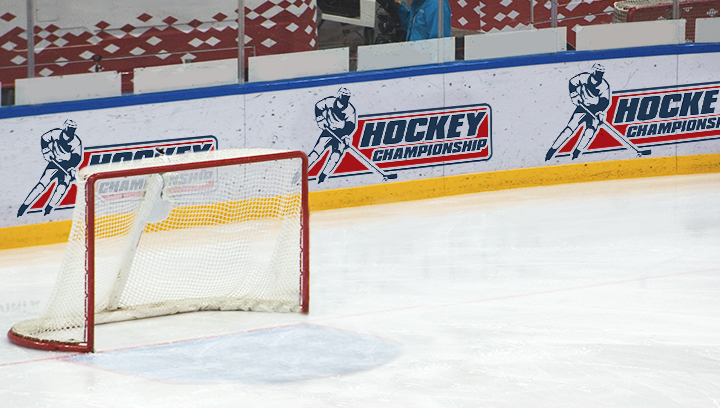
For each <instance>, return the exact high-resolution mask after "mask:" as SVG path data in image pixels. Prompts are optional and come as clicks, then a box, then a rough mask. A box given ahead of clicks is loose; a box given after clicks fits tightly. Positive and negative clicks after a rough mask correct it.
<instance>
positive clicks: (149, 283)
mask: <svg viewBox="0 0 720 408" xmlns="http://www.w3.org/2000/svg"><path fill="white" fill-rule="evenodd" d="M273 153H278V151H276V150H266V149H248V150H220V151H213V152H206V153H194V154H184V155H179V156H162V157H157V158H153V159H144V160H140V161H132V162H126V163H117V164H110V165H101V166H93V167H88V168H85V169H83V170H82V171H81V172H80V173H79V174H78V181H77V183H78V197H77V200H76V206H75V212H74V214H73V224H72V229H71V233H70V237H69V239H68V243H67V248H66V251H65V256H64V258H63V262H62V266H61V270H60V274H59V276H58V279H57V282H56V284H55V287H54V289H53V292H52V295H51V297H50V299H49V301H48V304H47V306H46V308H45V311H44V312H43V314H42V316H41V317H40V318H37V319H32V320H26V321H23V322H20V323H18V324H16V325H15V326H13V328H12V330H11V332H12V333H14V334H15V335H17V336H19V337H23V338H29V339H38V340H40V341H42V342H50V343H83V342H85V341H86V340H87V328H86V316H85V299H86V296H85V288H86V272H85V269H86V268H85V265H86V225H85V224H86V223H85V216H86V208H85V205H83V203H85V202H86V198H85V195H84V191H85V180H87V178H88V177H89V176H90V175H91V174H95V173H107V172H109V171H115V170H123V171H128V170H132V169H138V168H148V167H155V166H173V165H177V164H184V163H204V162H207V161H213V160H225V159H232V158H237V157H248V156H258V155H267V154H273ZM302 166H303V162H302V159H301V158H299V157H293V158H288V159H283V160H271V161H261V162H257V163H244V164H233V165H224V166H218V167H210V168H193V169H191V170H183V171H163V172H162V173H161V176H160V175H159V174H153V175H140V176H129V177H117V178H110V179H104V178H101V179H99V180H97V181H96V182H95V183H94V184H95V185H94V191H95V194H94V195H95V217H94V220H95V229H94V230H95V240H94V246H95V270H94V276H95V321H96V323H106V322H111V321H120V320H128V319H134V318H143V317H150V316H158V315H167V314H173V313H180V312H189V311H197V310H257V311H283V312H290V311H300V310H301V307H302V305H301V303H302V294H301V288H302V285H301V283H302V279H303V277H302V257H303V254H302V250H301V247H302V245H303V243H302V242H301V241H302V233H301V232H302V231H301V229H302V228H303V225H302V224H303V222H302V174H303V171H302V170H303V169H302ZM167 168H168V169H171V167H167ZM305 227H306V226H305Z"/></svg>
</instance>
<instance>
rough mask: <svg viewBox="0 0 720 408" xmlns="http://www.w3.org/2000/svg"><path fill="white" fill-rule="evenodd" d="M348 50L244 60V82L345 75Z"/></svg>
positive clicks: (347, 67) (347, 64)
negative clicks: (246, 69)
mask: <svg viewBox="0 0 720 408" xmlns="http://www.w3.org/2000/svg"><path fill="white" fill-rule="evenodd" d="M349 69H350V48H347V47H344V48H332V49H329V50H318V51H305V52H294V53H291V54H277V55H264V56H260V57H250V58H248V81H249V82H257V81H277V80H281V79H292V78H301V77H310V76H320V75H332V74H341V73H343V72H348V71H349Z"/></svg>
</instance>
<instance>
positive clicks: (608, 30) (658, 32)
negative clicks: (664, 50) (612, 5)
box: [575, 20, 686, 51]
mask: <svg viewBox="0 0 720 408" xmlns="http://www.w3.org/2000/svg"><path fill="white" fill-rule="evenodd" d="M685 24H686V21H685V20H661V21H643V22H637V23H619V24H599V25H591V26H578V27H577V40H576V47H575V48H576V49H577V50H578V51H589V50H609V49H614V48H632V47H649V46H654V45H677V44H683V43H684V42H685Z"/></svg>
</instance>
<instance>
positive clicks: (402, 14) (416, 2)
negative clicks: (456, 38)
mask: <svg viewBox="0 0 720 408" xmlns="http://www.w3.org/2000/svg"><path fill="white" fill-rule="evenodd" d="M395 2H396V3H397V13H398V17H399V19H400V24H402V26H403V29H405V31H406V32H407V37H406V40H408V41H415V40H427V39H429V38H438V0H413V2H412V4H411V5H410V8H409V9H408V7H407V6H406V5H405V3H403V2H402V1H400V0H395ZM442 17H443V37H450V3H449V2H448V0H443V15H442Z"/></svg>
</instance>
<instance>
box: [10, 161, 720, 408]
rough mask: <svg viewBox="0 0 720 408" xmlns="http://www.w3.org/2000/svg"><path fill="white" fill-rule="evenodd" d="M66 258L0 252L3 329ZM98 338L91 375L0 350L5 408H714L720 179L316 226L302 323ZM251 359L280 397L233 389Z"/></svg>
mask: <svg viewBox="0 0 720 408" xmlns="http://www.w3.org/2000/svg"><path fill="white" fill-rule="evenodd" d="M63 247H64V246H63V245H52V246H46V247H38V248H28V249H19V250H7V251H0V330H4V331H5V332H6V331H7V330H8V329H9V328H10V326H11V325H12V324H13V323H15V322H16V321H19V320H22V319H25V318H29V317H34V316H36V315H38V314H39V313H40V312H41V311H42V306H43V305H44V302H45V301H46V300H47V296H48V295H49V292H50V289H51V287H52V284H53V282H54V279H55V274H56V271H57V268H58V266H59V264H60V258H61V256H62V250H63ZM308 325H309V326H308ZM308 327H311V328H321V329H322V330H314V331H312V333H311V334H312V336H318V335H319V336H321V337H320V338H317V337H315V338H314V339H313V338H312V336H310V337H308V335H307V333H305V332H304V331H303V330H304V329H303V328H308ZM266 329H275V330H266ZM297 330H299V331H297ZM278 333H283V336H284V337H278ZM323 333H325V334H323ZM287 335H290V336H293V335H296V336H297V338H298V341H297V342H296V343H294V344H293V343H292V342H288V338H287ZM96 336H97V348H98V350H99V351H101V353H100V354H98V355H97V356H95V357H91V358H89V357H73V356H75V355H74V354H67V353H54V352H44V351H37V350H28V349H24V348H21V347H17V346H15V345H12V344H11V343H9V341H7V340H4V341H0V407H3V408H4V407H236V406H237V407H280V406H289V407H531V408H546V407H547V408H549V407H553V408H555V407H573V408H578V407H582V408H593V407H598V408H609V407H653V408H657V407H663V408H664V407H683V408H688V407H718V406H720V174H710V175H696V176H678V177H665V178H648V179H639V180H622V181H609V182H597V183H584V184H573V185H562V186H554V187H541V188H529V189H518V190H508V191H500V192H491V193H482V194H471V195H464V196H457V197H450V198H442V199H433V200H424V201H416V202H409V203H397V204H389V205H379V206H369V207H361V208H354V209H343V210H334V211H324V212H318V213H314V214H312V217H311V304H310V314H309V315H308V316H304V315H300V314H268V313H245V312H202V313H191V314H184V315H178V316H170V317H162V318H153V319H145V320H140V321H135V322H123V323H116V324H109V325H101V326H98V327H97V333H96ZM258 336H259V337H258ZM250 338H252V339H254V340H253V341H254V343H252V344H253V345H252V347H256V348H255V349H252V347H250V346H249V345H250V343H243V341H247V339H250ZM258 339H261V340H262V341H258ZM263 339H267V342H268V344H274V345H276V346H277V345H278V344H280V345H285V344H288V345H287V347H288V348H289V350H287V351H284V352H283V353H282V354H275V352H272V350H270V351H269V352H270V353H272V354H271V355H267V353H268V350H269V349H263V348H262V345H263V344H264V343H263V342H264V341H265V340H263ZM301 340H304V342H303V341H301ZM165 343H171V344H170V347H166V346H163V344H165ZM198 346H200V349H199V350H201V351H198V349H197V348H193V347H198ZM203 347H205V348H204V349H203ZM258 347H259V348H258ZM283 347H284V346H283ZM169 349H172V350H174V352H175V353H176V354H168V351H167V350H169ZM203 350H204V351H203ZM248 350H250V352H248ZM323 350H328V353H323ZM183 353H185V354H186V355H187V357H186V358H183V357H182V356H183V355H184V354H183ZM224 355H225V356H227V358H223V356H224ZM252 355H256V356H257V359H258V360H261V361H262V360H263V356H265V357H264V358H265V359H266V361H268V363H267V364H262V363H261V362H258V363H257V365H255V366H254V369H256V370H258V369H259V370H260V372H261V373H260V374H261V375H265V376H270V378H276V379H277V378H278V377H277V376H280V377H281V378H282V379H283V380H282V381H258V382H247V381H242V379H238V377H236V376H237V375H238V372H239V371H240V370H239V369H236V368H234V367H237V366H242V368H243V370H245V371H244V372H247V369H248V367H247V366H249V365H250V363H248V362H247V361H248V358H252V357H251V356H252ZM143 356H145V357H143ZM147 356H150V357H147ZM278 356H279V357H278ZM331 356H341V357H342V356H345V357H342V358H347V365H346V366H343V365H342V364H339V366H338V362H340V363H342V358H334V359H333V358H331ZM348 356H349V357H348ZM378 356H380V357H379V358H378ZM95 358H101V359H102V361H103V362H104V363H103V364H100V363H98V362H99V361H100V360H97V361H96V362H95V363H93V361H89V360H88V359H90V360H92V359H95ZM163 358H165V360H163ZM167 358H170V361H172V363H164V362H163V361H167ZM323 358H325V359H328V360H327V361H331V362H328V363H327V364H326V365H323V364H322V363H320V364H318V363H317V362H318V361H320V362H322V361H324V360H323ZM243 359H245V360H243ZM270 360H272V361H270ZM145 361H147V363H145V364H143V362H145ZM243 361H244V362H243ZM303 361H305V362H307V361H313V362H315V363H316V364H306V363H303ZM108 362H112V364H111V363H108ZM358 362H360V363H358ZM108 364H109V365H108ZM113 364H115V365H113ZM163 364H168V365H169V366H170V367H163ZM332 364H335V366H333V365H332ZM153 365H154V366H155V367H157V368H158V369H159V370H160V371H164V372H173V371H176V373H175V374H177V377H179V378H181V379H182V381H181V383H178V382H174V381H173V380H172V379H168V378H167V377H164V379H163V378H160V379H158V378H153V377H152V376H151V375H150V374H148V368H151V367H153ZM308 366H314V367H316V368H315V369H314V370H315V371H312V370H311V371H309V374H308V371H307V370H309V369H308V368H307V367H308ZM128 367H130V368H128ZM187 367H192V369H188V368H187ZM317 367H320V368H317ZM353 367H354V368H357V369H353ZM358 367H359V368H358ZM166 368H170V369H169V370H166ZM273 370H275V371H273ZM277 370H285V371H292V370H295V371H297V373H296V374H298V375H297V376H295V377H293V376H292V375H290V376H288V375H287V373H278V372H277ZM303 370H305V371H303ZM223 373H227V375H223ZM175 374H173V375H175ZM273 375H276V377H273ZM243 378H245V377H243Z"/></svg>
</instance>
